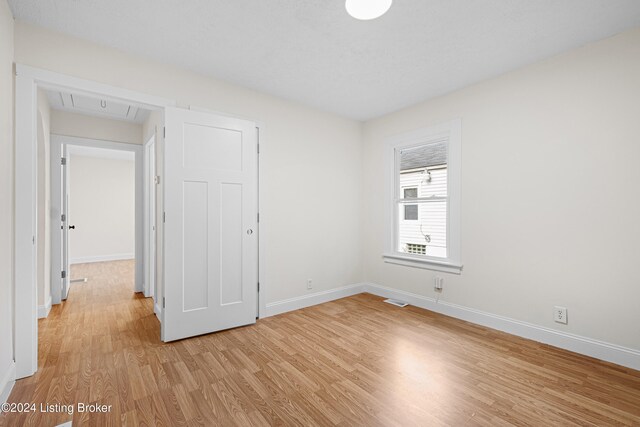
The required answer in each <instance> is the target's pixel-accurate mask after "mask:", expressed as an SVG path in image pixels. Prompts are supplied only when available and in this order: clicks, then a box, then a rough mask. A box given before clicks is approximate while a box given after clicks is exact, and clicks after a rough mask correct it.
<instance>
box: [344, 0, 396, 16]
mask: <svg viewBox="0 0 640 427" xmlns="http://www.w3.org/2000/svg"><path fill="white" fill-rule="evenodd" d="M391 3H393V0H347V1H346V3H345V8H346V9H347V12H348V13H349V15H351V16H353V17H354V18H356V19H360V20H361V21H368V20H370V19H376V18H379V17H381V16H382V15H384V14H385V13H387V11H388V10H389V8H390V7H391Z"/></svg>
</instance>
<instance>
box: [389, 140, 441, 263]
mask: <svg viewBox="0 0 640 427" xmlns="http://www.w3.org/2000/svg"><path fill="white" fill-rule="evenodd" d="M397 153H398V154H399V157H400V159H399V171H398V172H399V179H398V184H399V186H400V189H401V191H400V195H401V198H400V199H399V200H398V208H399V209H400V213H399V219H400V221H398V232H397V239H398V240H397V244H398V247H397V251H398V252H403V253H409V254H416V255H427V256H431V257H438V258H446V257H447V142H446V140H444V141H436V142H430V143H428V144H424V145H420V146H414V147H411V148H405V149H401V150H399V151H398V152H397Z"/></svg>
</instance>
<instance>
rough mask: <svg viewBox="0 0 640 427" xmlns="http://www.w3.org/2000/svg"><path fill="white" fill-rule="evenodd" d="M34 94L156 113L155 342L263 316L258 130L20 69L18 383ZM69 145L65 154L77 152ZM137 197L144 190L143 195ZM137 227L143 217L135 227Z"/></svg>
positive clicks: (32, 217) (30, 305)
mask: <svg viewBox="0 0 640 427" xmlns="http://www.w3.org/2000/svg"><path fill="white" fill-rule="evenodd" d="M39 88H44V89H52V90H59V91H67V92H73V93H78V94H80V95H87V96H89V97H94V98H95V97H98V99H101V100H104V101H106V102H107V103H109V102H115V103H118V102H119V103H129V105H132V106H134V107H137V108H139V107H143V108H148V109H150V110H155V111H156V112H158V117H157V120H155V122H154V131H155V136H156V140H155V144H156V150H155V151H156V157H157V159H158V161H157V162H156V166H157V169H156V176H157V177H158V179H157V180H154V181H155V182H156V191H155V194H156V196H157V197H156V206H157V212H158V215H157V219H156V229H155V231H156V240H155V242H156V244H155V249H156V252H157V254H156V260H157V261H158V262H157V263H156V267H155V271H156V275H155V278H156V283H157V286H155V289H153V291H152V290H151V289H148V292H150V293H151V292H152V293H153V296H154V297H155V298H156V299H157V301H158V303H159V304H156V307H155V308H156V311H158V312H159V313H160V314H159V318H160V321H161V322H162V324H161V327H160V328H159V329H160V332H161V334H162V339H163V340H164V341H171V340H175V339H182V338H187V337H190V336H194V335H198V334H204V333H210V332H215V331H218V330H222V329H227V328H233V327H237V326H242V325H246V324H250V323H254V322H255V321H256V318H257V317H258V311H260V312H262V311H263V310H264V309H265V304H263V301H265V299H264V296H263V295H264V294H262V293H261V297H260V298H258V292H259V288H260V286H259V281H260V280H259V271H260V268H264V267H261V266H263V265H264V264H263V263H261V264H260V265H259V263H258V260H259V258H260V256H259V252H258V241H259V239H258V236H259V228H258V218H259V215H258V200H259V194H258V170H259V169H258V134H259V132H258V130H259V129H258V126H257V125H256V123H255V122H250V121H247V120H241V119H234V118H230V117H229V116H226V115H216V114H211V113H207V112H204V111H194V110H186V109H178V108H174V107H173V105H174V102H172V101H168V100H165V99H162V98H157V97H153V96H148V95H144V94H139V93H135V92H131V91H129V90H124V89H120V88H116V87H112V86H108V85H102V84H99V83H95V82H90V81H86V80H82V79H76V78H73V77H70V76H65V75H61V74H57V73H53V72H49V71H45V70H40V69H35V68H31V67H27V66H23V65H19V64H18V65H17V66H16V152H15V157H16V176H15V186H16V191H15V194H16V201H15V203H16V215H15V217H16V222H15V233H16V239H15V241H16V243H15V272H16V273H15V290H16V291H15V294H14V295H15V306H16V315H15V331H14V332H15V334H14V337H15V360H16V372H17V377H18V378H23V377H26V376H30V375H32V374H33V373H34V372H35V371H36V369H37V345H38V338H37V328H38V326H37V322H36V304H35V297H36V295H37V293H36V286H35V280H34V277H35V265H36V263H35V259H36V258H35V252H36V250H37V245H36V231H35V230H36V217H37V212H38V209H37V203H36V200H35V191H32V190H33V188H34V185H35V182H36V179H37V173H38V169H37V167H36V164H35V161H34V160H35V159H36V156H35V153H36V150H35V144H34V140H35V134H36V131H35V123H36V118H35V117H34V111H35V108H34V107H35V105H34V104H35V101H36V92H37V90H38V89H39ZM165 133H166V138H165ZM65 138H68V137H65ZM95 141H100V139H95ZM95 141H94V142H95ZM72 142H73V143H72V144H71V143H69V144H70V145H82V144H81V143H80V144H79V143H77V142H78V141H72ZM62 145H63V144H60V154H61V153H62ZM53 147H54V146H53V145H52V150H53ZM138 147H140V150H141V153H142V155H141V156H140V163H139V166H140V168H139V170H140V171H142V170H143V165H144V163H143V162H142V159H143V157H144V152H145V151H144V150H143V149H142V147H143V145H142V144H140V145H138ZM52 156H53V154H52ZM136 162H138V157H136ZM140 182H141V183H142V182H143V180H142V179H141V180H140ZM144 188H145V187H144V186H143V185H142V184H141V187H140V194H142V192H143V189H144ZM53 199H54V195H53V194H52V200H53ZM144 199H146V198H144ZM144 199H143V200H144ZM60 200H62V199H60ZM141 212H144V209H142V210H141ZM58 213H59V212H58ZM185 213H186V215H185ZM54 215H55V213H54V212H53V209H52V220H56V221H60V217H58V218H55V216H54ZM144 217H145V215H144V214H143V215H141V221H142V222H144ZM71 225H73V224H71ZM165 229H166V230H165ZM139 241H140V242H141V243H140V248H138V244H137V241H136V260H138V256H137V254H138V250H140V253H141V254H142V256H141V257H140V258H142V259H143V260H144V259H145V257H144V250H143V247H144V245H145V244H148V242H149V239H145V238H144V234H143V237H142V238H141V239H140V240H139ZM260 242H261V243H260V244H261V245H262V244H264V242H263V241H260ZM52 249H53V247H52ZM216 254H217V255H216ZM220 254H223V255H224V257H220V256H219V255H220ZM261 255H262V256H264V253H262V254H261ZM60 259H62V258H60ZM61 262H62V261H61ZM138 275H140V277H141V279H140V281H138ZM144 277H145V269H144V268H140V269H136V283H140V284H143V286H142V287H140V288H138V287H137V288H136V290H139V291H143V290H144ZM56 282H58V283H59V286H60V293H59V295H60V299H62V286H63V282H62V281H52V285H53V284H54V283H56ZM52 287H53V286H52ZM262 288H264V283H263V286H262ZM258 301H260V305H259V309H258V308H257V306H258V303H257V302H258ZM160 302H161V303H160Z"/></svg>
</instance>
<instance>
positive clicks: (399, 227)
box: [384, 120, 462, 273]
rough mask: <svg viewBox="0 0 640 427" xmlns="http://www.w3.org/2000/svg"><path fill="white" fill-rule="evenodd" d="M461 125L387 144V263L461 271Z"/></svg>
mask: <svg viewBox="0 0 640 427" xmlns="http://www.w3.org/2000/svg"><path fill="white" fill-rule="evenodd" d="M460 127H461V126H460V120H455V121H452V122H449V123H445V124H443V125H440V126H436V127H434V128H430V129H422V130H419V131H416V132H412V133H409V134H403V135H398V136H396V137H393V138H391V139H390V140H389V141H388V148H387V163H388V167H387V171H388V173H387V198H386V203H387V209H388V212H389V214H388V215H387V218H388V224H387V230H388V232H387V245H386V248H385V254H384V260H385V261H386V262H391V263H396V264H402V265H410V266H414V267H422V268H428V269H433V270H438V271H447V272H452V273H460V271H461V269H462V264H461V263H460V199H459V197H460V179H459V177H460Z"/></svg>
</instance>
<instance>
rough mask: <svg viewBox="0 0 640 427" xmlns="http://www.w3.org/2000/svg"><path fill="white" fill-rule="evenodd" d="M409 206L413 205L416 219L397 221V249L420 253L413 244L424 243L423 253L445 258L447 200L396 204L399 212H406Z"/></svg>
mask: <svg viewBox="0 0 640 427" xmlns="http://www.w3.org/2000/svg"><path fill="white" fill-rule="evenodd" d="M409 206H412V207H415V209H416V219H417V220H415V221H399V223H398V227H399V230H398V251H399V252H404V253H412V254H420V255H421V254H422V253H420V252H418V250H417V246H415V245H425V251H424V255H427V256H432V257H439V258H446V257H447V201H446V200H438V201H427V202H420V203H418V204H415V205H403V204H398V208H399V209H400V214H401V215H402V214H404V213H406V208H407V207H409ZM401 218H402V216H401ZM412 245H413V246H412Z"/></svg>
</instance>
